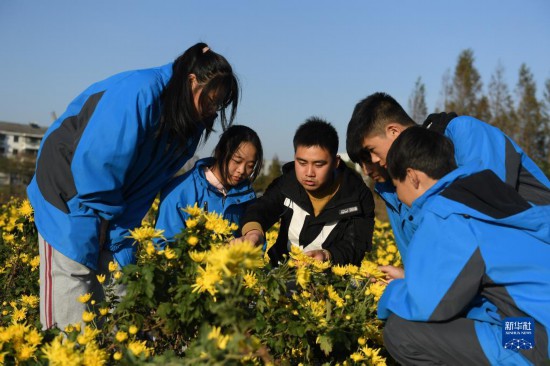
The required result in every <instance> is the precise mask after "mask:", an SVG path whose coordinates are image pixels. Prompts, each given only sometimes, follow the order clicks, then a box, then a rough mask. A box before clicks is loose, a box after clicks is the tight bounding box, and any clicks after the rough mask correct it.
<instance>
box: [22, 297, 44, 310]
mask: <svg viewBox="0 0 550 366" xmlns="http://www.w3.org/2000/svg"><path fill="white" fill-rule="evenodd" d="M21 302H22V303H23V304H25V305H27V306H28V307H30V308H35V307H37V306H38V304H39V303H40V298H39V297H38V296H35V295H22V296H21Z"/></svg>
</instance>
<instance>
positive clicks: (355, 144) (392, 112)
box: [346, 92, 416, 164]
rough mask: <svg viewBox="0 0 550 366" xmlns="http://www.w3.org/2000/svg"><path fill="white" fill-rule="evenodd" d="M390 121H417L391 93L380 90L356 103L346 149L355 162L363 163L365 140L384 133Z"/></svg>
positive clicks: (349, 124) (412, 123)
mask: <svg viewBox="0 0 550 366" xmlns="http://www.w3.org/2000/svg"><path fill="white" fill-rule="evenodd" d="M389 122H397V123H399V124H400V125H403V126H405V127H408V126H415V125H416V123H415V122H414V121H413V119H412V118H411V117H410V116H409V115H408V114H407V112H405V110H404V109H403V107H401V105H400V104H399V103H398V102H397V101H396V100H395V99H394V98H393V97H391V96H390V95H389V94H386V93H382V92H378V93H374V94H371V95H369V96H368V97H367V98H365V99H363V100H361V101H360V102H359V103H357V104H356V105H355V108H354V110H353V113H352V115H351V120H350V121H349V123H348V129H347V133H346V150H347V153H348V155H349V157H350V159H351V161H353V162H354V163H359V164H360V163H361V162H362V159H363V158H364V157H365V156H366V155H370V154H363V152H362V150H363V140H364V139H365V137H367V136H369V135H371V134H376V135H383V134H384V133H385V127H386V125H387V124H388V123H389Z"/></svg>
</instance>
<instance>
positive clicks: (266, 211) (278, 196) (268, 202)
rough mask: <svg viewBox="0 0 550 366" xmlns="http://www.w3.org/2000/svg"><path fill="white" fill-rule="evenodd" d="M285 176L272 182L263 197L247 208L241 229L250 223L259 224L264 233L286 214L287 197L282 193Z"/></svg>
mask: <svg viewBox="0 0 550 366" xmlns="http://www.w3.org/2000/svg"><path fill="white" fill-rule="evenodd" d="M283 179H284V176H280V177H279V178H276V179H275V180H273V182H271V184H270V185H269V187H267V189H266V191H265V192H264V194H263V196H261V197H260V198H258V199H257V200H256V201H255V202H254V203H252V204H251V205H249V206H248V207H247V208H246V212H245V214H244V216H243V218H242V220H241V227H243V226H244V225H246V224H247V223H249V222H258V223H259V224H260V225H261V226H262V229H263V231H264V232H266V231H267V230H269V228H270V227H271V226H273V224H275V223H276V222H277V221H278V220H279V217H280V216H281V214H282V213H283V212H284V209H285V206H284V200H285V197H284V196H283V194H282V192H281V186H282V184H283Z"/></svg>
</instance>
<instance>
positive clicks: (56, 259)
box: [38, 234, 125, 329]
mask: <svg viewBox="0 0 550 366" xmlns="http://www.w3.org/2000/svg"><path fill="white" fill-rule="evenodd" d="M38 245H39V252H40V322H41V323H42V328H43V329H48V328H51V327H52V326H57V327H58V328H59V329H64V328H65V327H66V326H67V325H69V324H74V323H80V322H82V313H83V312H84V311H86V310H91V308H90V305H89V304H90V303H89V302H88V303H87V304H82V303H80V302H79V301H78V296H80V295H83V294H86V293H92V299H93V300H95V301H96V303H98V304H99V303H100V302H101V301H103V300H104V299H105V293H104V291H103V286H102V285H101V284H100V283H99V281H98V280H97V277H96V275H98V274H104V275H105V277H106V280H105V284H108V283H110V281H111V280H112V279H111V275H110V272H109V262H110V261H112V260H114V259H113V254H112V253H111V252H109V251H107V250H102V251H101V252H100V255H99V263H98V270H97V271H94V270H92V269H90V268H88V267H86V266H85V265H83V264H80V263H78V262H76V261H73V260H72V259H69V258H67V257H66V256H64V255H63V254H61V253H60V252H58V251H57V250H56V249H55V248H53V247H52V246H51V245H50V244H48V243H47V242H46V241H45V240H44V238H43V237H42V236H41V235H40V234H39V235H38ZM124 292H125V288H124V287H123V286H116V287H115V294H116V295H118V296H123V295H124Z"/></svg>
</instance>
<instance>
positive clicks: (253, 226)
mask: <svg viewBox="0 0 550 366" xmlns="http://www.w3.org/2000/svg"><path fill="white" fill-rule="evenodd" d="M252 230H260V231H261V232H262V235H264V230H263V229H262V225H260V223H259V222H256V221H251V222H247V223H246V224H244V226H243V228H242V230H241V234H242V235H243V236H245V235H246V233H248V232H249V231H252Z"/></svg>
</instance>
